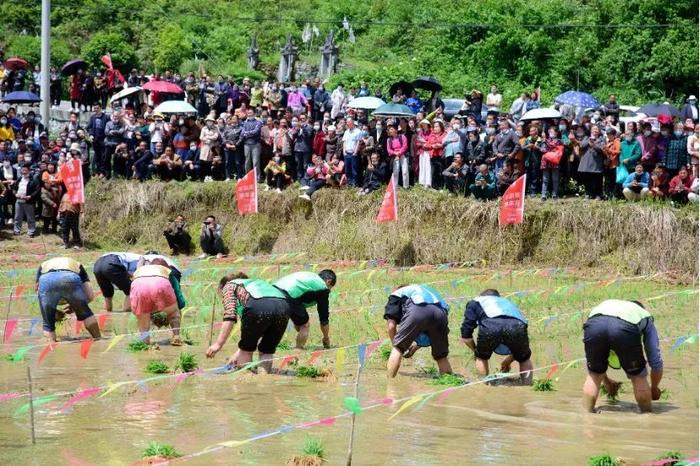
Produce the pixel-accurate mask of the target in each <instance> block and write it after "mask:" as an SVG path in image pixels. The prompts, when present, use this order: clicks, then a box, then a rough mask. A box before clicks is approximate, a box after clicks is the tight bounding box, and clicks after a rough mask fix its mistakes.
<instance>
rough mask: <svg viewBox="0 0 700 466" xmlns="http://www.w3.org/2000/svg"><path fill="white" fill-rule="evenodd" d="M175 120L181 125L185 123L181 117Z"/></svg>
mask: <svg viewBox="0 0 700 466" xmlns="http://www.w3.org/2000/svg"><path fill="white" fill-rule="evenodd" d="M177 122H178V123H179V124H180V125H181V126H182V125H184V124H185V120H183V119H182V118H180V119H179V120H178V121H177Z"/></svg>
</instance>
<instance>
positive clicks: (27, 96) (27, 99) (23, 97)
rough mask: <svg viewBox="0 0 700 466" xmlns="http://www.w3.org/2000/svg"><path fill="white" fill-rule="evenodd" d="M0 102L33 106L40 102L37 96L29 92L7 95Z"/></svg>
mask: <svg viewBox="0 0 700 466" xmlns="http://www.w3.org/2000/svg"><path fill="white" fill-rule="evenodd" d="M2 101H3V102H5V103H8V104H35V103H37V102H41V99H40V98H39V96H38V95H36V94H32V93H31V92H27V91H16V92H10V93H9V94H7V95H6V96H5V97H3V98H2Z"/></svg>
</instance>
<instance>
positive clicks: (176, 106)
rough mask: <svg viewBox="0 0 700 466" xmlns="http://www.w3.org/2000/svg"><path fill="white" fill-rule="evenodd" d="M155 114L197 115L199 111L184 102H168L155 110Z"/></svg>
mask: <svg viewBox="0 0 700 466" xmlns="http://www.w3.org/2000/svg"><path fill="white" fill-rule="evenodd" d="M153 113H163V114H165V113H197V109H196V108H194V107H193V106H192V105H190V104H189V103H187V102H185V101H184V100H168V101H166V102H163V103H162V104H160V105H158V106H157V107H156V108H154V109H153Z"/></svg>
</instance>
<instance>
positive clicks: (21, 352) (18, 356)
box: [12, 346, 32, 363]
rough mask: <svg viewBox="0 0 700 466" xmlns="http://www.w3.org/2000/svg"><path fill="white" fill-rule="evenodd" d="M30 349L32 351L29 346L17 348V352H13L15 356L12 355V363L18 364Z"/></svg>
mask: <svg viewBox="0 0 700 466" xmlns="http://www.w3.org/2000/svg"><path fill="white" fill-rule="evenodd" d="M30 349H32V347H31V346H23V347H21V348H19V349H18V350H17V351H15V354H13V355H12V362H13V363H18V362H20V361H22V360H24V355H25V354H26V353H27V351H29V350H30Z"/></svg>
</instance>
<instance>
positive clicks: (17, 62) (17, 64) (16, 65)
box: [4, 57, 27, 71]
mask: <svg viewBox="0 0 700 466" xmlns="http://www.w3.org/2000/svg"><path fill="white" fill-rule="evenodd" d="M4 66H5V69H6V70H11V71H13V70H23V69H26V68H27V60H24V59H23V58H19V57H13V58H9V59H8V60H7V61H6V62H5V63H4Z"/></svg>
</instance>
